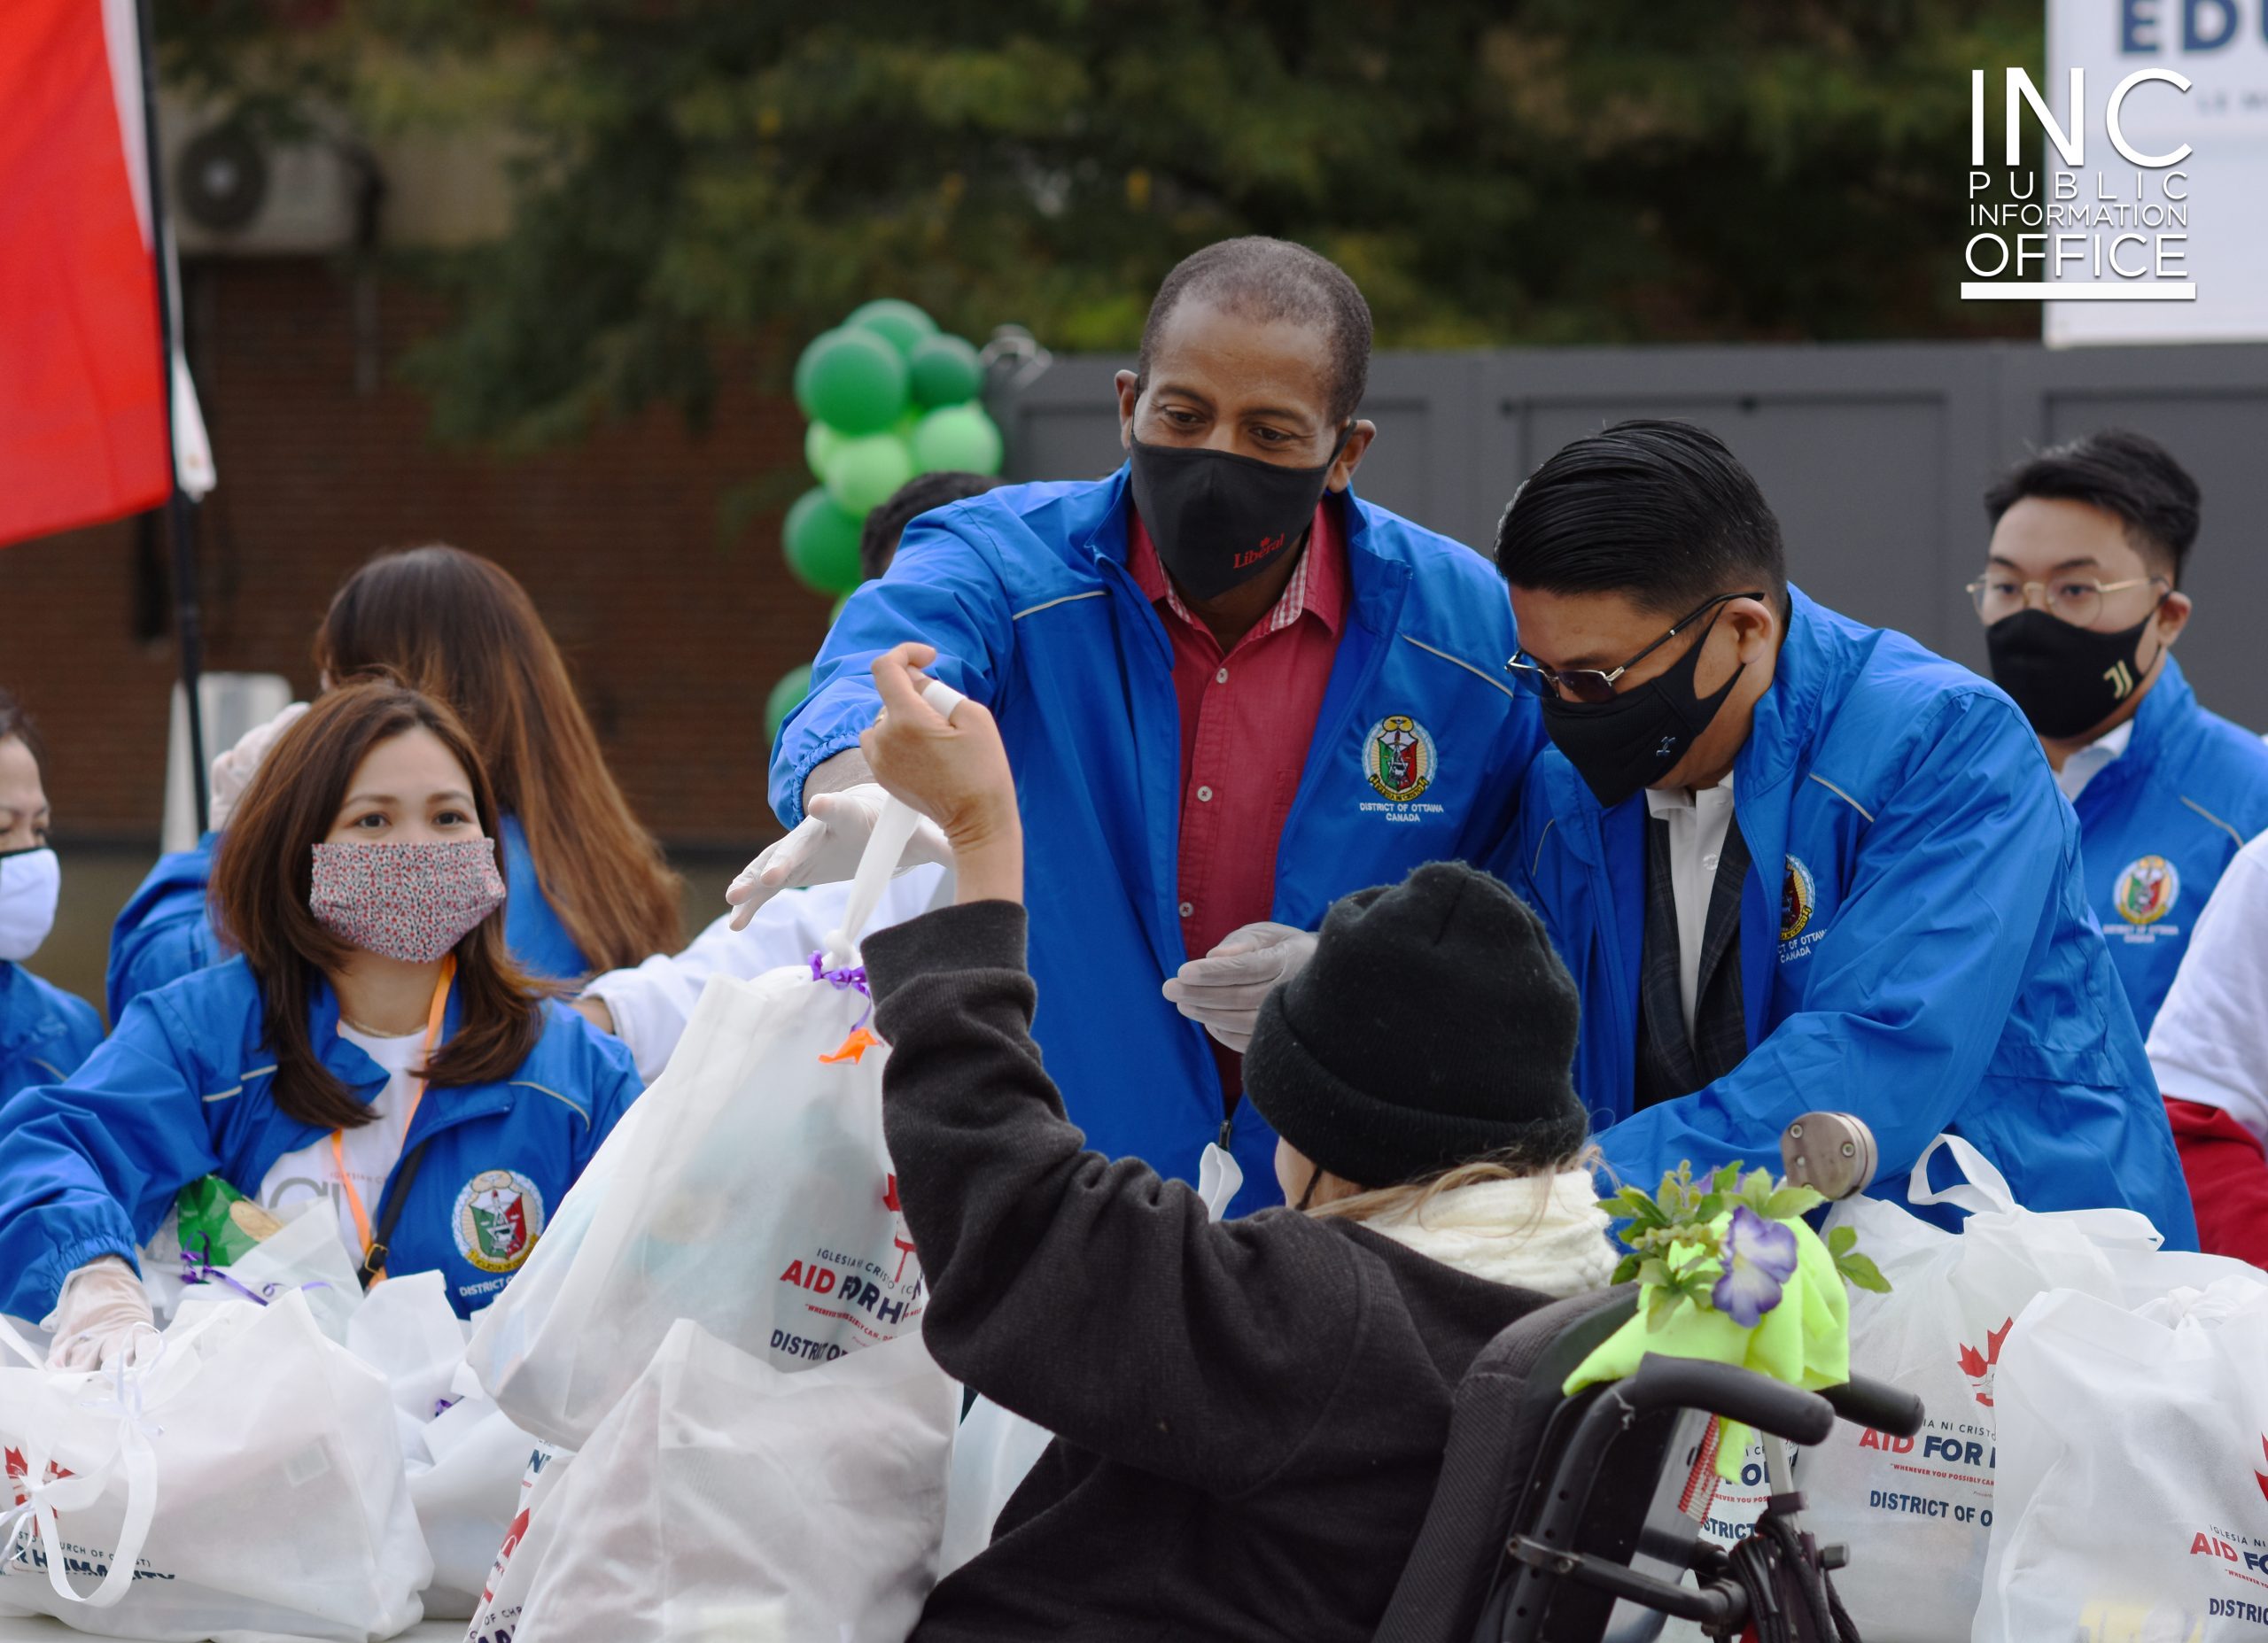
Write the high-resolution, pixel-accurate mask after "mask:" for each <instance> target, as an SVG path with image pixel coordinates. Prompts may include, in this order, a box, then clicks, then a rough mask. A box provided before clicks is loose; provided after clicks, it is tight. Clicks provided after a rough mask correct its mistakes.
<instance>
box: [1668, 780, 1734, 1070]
mask: <svg viewBox="0 0 2268 1643" xmlns="http://www.w3.org/2000/svg"><path fill="white" fill-rule="evenodd" d="M1646 813H1647V814H1648V815H1649V816H1654V817H1658V818H1660V819H1662V820H1663V821H1666V822H1667V823H1668V824H1669V888H1670V899H1671V901H1672V902H1673V903H1674V904H1675V905H1676V908H1677V1001H1678V1003H1679V1004H1682V1005H1683V1006H1684V1007H1685V1032H1686V1036H1688V1037H1691V1036H1692V1034H1693V996H1694V994H1695V993H1696V992H1697V991H1698V990H1699V988H1700V984H1701V939H1702V937H1703V936H1704V935H1705V934H1707V933H1708V928H1709V898H1710V897H1711V896H1712V895H1715V894H1716V889H1717V859H1718V857H1720V856H1722V855H1723V854H1724V853H1725V833H1726V832H1727V831H1728V829H1729V828H1730V827H1731V825H1732V819H1733V779H1732V777H1731V775H1730V774H1729V773H1728V774H1727V775H1726V777H1725V779H1724V780H1722V781H1720V782H1719V783H1718V784H1717V785H1716V786H1715V787H1704V788H1702V789H1701V790H1700V791H1699V792H1695V791H1694V790H1693V789H1692V788H1690V787H1674V788H1672V789H1670V790H1669V791H1668V792H1666V793H1664V792H1657V791H1656V790H1655V789H1653V788H1651V787H1649V788H1647V789H1646Z"/></svg>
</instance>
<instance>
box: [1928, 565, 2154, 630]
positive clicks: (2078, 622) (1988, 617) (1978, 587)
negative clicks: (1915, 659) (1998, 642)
mask: <svg viewBox="0 0 2268 1643" xmlns="http://www.w3.org/2000/svg"><path fill="white" fill-rule="evenodd" d="M2165 580H2166V578H2165V577H2128V578H2127V579H2126V580H2125V581H2124V582H2100V581H2097V580H2096V579H2095V578H2094V577H2048V578H2047V580H2046V581H2045V582H2027V581H2025V580H2023V578H2022V577H2017V576H2015V575H2013V574H2010V573H2008V572H2006V571H2000V570H1988V571H1987V572H1985V575H1984V576H1982V577H1979V578H1978V579H1977V580H1976V581H1974V582H1971V583H1969V585H1968V591H1969V600H1970V601H1971V602H1972V603H1974V604H1975V605H1976V607H1977V616H1978V617H1980V618H1981V619H1982V620H1983V622H1984V624H1985V626H1986V627H1990V626H1992V624H1994V623H1995V622H1999V621H2002V620H2004V619H2006V618H2007V617H2009V616H2014V615H2016V612H2017V611H2019V610H2022V609H2023V608H2025V607H2026V606H2028V605H2030V604H2031V602H2032V598H2033V596H2034V595H2035V594H2037V595H2038V596H2039V606H2040V608H2041V609H2043V610H2045V611H2046V612H2047V614H2048V615H2049V616H2054V618H2055V619H2056V620H2057V621H2058V622H2068V623H2070V624H2071V625H2072V626H2073V627H2078V628H2085V627H2093V625H2094V624H2095V618H2096V617H2098V616H2101V615H2102V601H2103V596H2104V595H2105V594H2107V593H2124V592H2125V591H2126V590H2127V589H2128V588H2130V587H2148V586H2151V585H2155V584H2157V583H2160V582H2164V581H2165ZM2167 585H2168V586H2171V583H2168V584H2167Z"/></svg>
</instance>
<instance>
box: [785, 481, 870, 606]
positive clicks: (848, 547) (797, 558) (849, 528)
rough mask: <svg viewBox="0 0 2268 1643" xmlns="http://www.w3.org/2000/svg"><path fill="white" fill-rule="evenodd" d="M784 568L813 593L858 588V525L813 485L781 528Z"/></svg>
mask: <svg viewBox="0 0 2268 1643" xmlns="http://www.w3.org/2000/svg"><path fill="white" fill-rule="evenodd" d="M780 545H781V549H782V550H783V551H784V552H785V553H786V554H787V558H788V570H790V571H791V572H793V573H794V575H795V578H796V581H798V582H800V583H802V584H803V585H804V586H805V587H807V588H809V589H811V590H812V592H813V593H849V592H850V590H851V589H852V588H854V587H856V586H858V521H857V520H856V519H854V518H852V517H851V516H850V515H849V514H846V513H844V512H843V510H842V509H841V508H837V507H836V506H835V504H834V503H833V502H832V501H830V500H828V499H827V490H826V487H824V486H822V485H814V486H812V489H810V490H808V491H806V492H804V493H803V494H802V495H801V496H799V497H797V498H796V501H795V505H794V506H793V507H791V508H788V518H787V523H785V524H783V525H782V526H781V531H780Z"/></svg>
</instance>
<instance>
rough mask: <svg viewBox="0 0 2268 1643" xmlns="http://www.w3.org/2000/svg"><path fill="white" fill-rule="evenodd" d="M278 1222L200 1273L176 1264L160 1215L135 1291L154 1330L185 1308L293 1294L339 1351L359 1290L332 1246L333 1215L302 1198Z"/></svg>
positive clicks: (339, 1249)
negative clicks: (228, 1260) (229, 1260)
mask: <svg viewBox="0 0 2268 1643" xmlns="http://www.w3.org/2000/svg"><path fill="white" fill-rule="evenodd" d="M279 1218H280V1219H281V1220H282V1221H283V1225H282V1226H281V1227H279V1228H276V1231H275V1232H273V1233H271V1234H270V1235H269V1236H268V1237H267V1238H266V1239H264V1240H263V1241H261V1242H260V1244H256V1245H254V1246H253V1247H252V1249H250V1250H248V1251H246V1252H245V1253H244V1254H243V1255H242V1256H241V1257H239V1258H238V1259H237V1262H236V1263H235V1264H234V1265H233V1266H229V1267H206V1266H205V1265H204V1264H203V1263H201V1262H184V1261H183V1259H182V1250H181V1237H180V1226H179V1222H178V1221H177V1219H176V1217H175V1215H174V1214H173V1213H171V1212H168V1213H167V1216H166V1219H165V1222H164V1224H163V1225H161V1226H160V1227H159V1228H158V1236H156V1237H154V1238H152V1239H151V1240H150V1243H149V1244H148V1246H147V1247H146V1248H144V1250H143V1252H142V1260H141V1266H142V1288H143V1291H144V1293H145V1294H146V1295H148V1297H149V1298H150V1311H151V1314H152V1315H153V1316H154V1317H155V1318H156V1319H157V1321H158V1322H159V1325H161V1326H162V1325H166V1324H169V1323H171V1322H172V1321H174V1320H175V1318H176V1317H178V1316H179V1315H180V1313H181V1309H182V1307H183V1306H188V1305H190V1304H192V1303H195V1304H200V1305H201V1304H204V1303H206V1302H213V1301H225V1300H241V1301H245V1302H246V1303H247V1304H249V1303H251V1302H252V1301H254V1300H256V1299H263V1300H264V1299H272V1298H274V1297H275V1296H276V1295H280V1294H282V1293H283V1291H284V1290H300V1291H302V1292H303V1293H304V1294H305V1295H306V1297H307V1310H308V1311H309V1312H310V1313H311V1314H314V1317H315V1325H316V1327H317V1328H318V1329H322V1332H323V1334H324V1335H325V1336H326V1337H329V1338H330V1339H331V1340H334V1341H337V1342H338V1343H339V1344H340V1345H346V1326H347V1322H348V1321H349V1320H350V1319H352V1318H353V1315H354V1314H355V1312H356V1310H357V1309H358V1308H359V1307H360V1306H361V1304H362V1285H361V1280H360V1279H359V1278H358V1277H357V1276H356V1275H355V1270H354V1260H353V1257H352V1256H350V1255H348V1254H347V1252H346V1244H342V1243H341V1242H340V1241H339V1237H338V1212H337V1211H336V1210H334V1209H333V1208H332V1207H331V1205H330V1200H329V1199H328V1198H305V1199H302V1200H301V1201H300V1202H299V1203H297V1204H294V1205H290V1206H288V1207H287V1208H285V1209H283V1211H281V1212H279ZM184 1279H187V1280H188V1281H187V1282H184Z"/></svg>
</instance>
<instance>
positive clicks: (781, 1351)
mask: <svg viewBox="0 0 2268 1643" xmlns="http://www.w3.org/2000/svg"><path fill="white" fill-rule="evenodd" d="M894 814H895V815H896V817H897V818H900V819H899V821H898V822H897V825H893V815H894ZM912 815H913V812H912V811H910V810H906V809H905V806H904V805H902V804H899V803H897V801H895V800H893V801H892V802H891V804H890V806H889V807H887V808H886V809H885V811H884V815H883V818H882V821H881V822H879V823H878V824H877V825H876V828H875V833H874V841H873V842H872V843H870V844H869V846H868V848H867V851H866V857H865V858H864V859H863V860H862V861H861V862H860V864H859V868H858V881H857V883H856V884H855V885H854V887H853V891H852V895H851V899H850V908H849V910H848V912H847V913H846V918H847V919H848V920H849V922H848V925H847V926H846V927H847V929H848V930H849V931H850V932H851V933H853V934H855V933H856V932H857V931H858V929H859V928H860V927H862V926H863V925H864V923H865V921H866V918H867V917H869V916H870V915H871V914H872V912H873V910H874V898H875V897H876V896H878V895H880V893H881V889H882V884H883V883H884V882H886V881H887V879H888V876H889V867H890V866H891V865H892V864H894V862H895V860H896V857H897V852H898V851H899V850H900V849H903V846H904V838H905V832H906V831H908V830H909V829H910V826H911V818H912ZM844 944H845V945H846V946H847V945H848V942H847V939H846V942H845V943H844ZM848 957H849V956H848V955H836V956H835V957H830V958H828V959H827V960H826V961H825V962H824V963H822V964H821V965H819V966H817V967H818V968H820V969H824V970H826V971H827V972H828V976H827V979H819V978H818V977H816V976H814V974H813V967H812V966H804V967H791V968H786V969H780V970H774V971H772V972H770V973H767V974H765V975H762V976H759V977H757V979H756V980H753V981H742V980H736V979H734V978H733V977H730V976H725V975H718V976H716V977H712V978H711V980H710V983H709V986H708V988H707V989H706V990H705V991H704V992H703V994H702V996H701V1004H700V1006H699V1007H698V1008H697V1009H696V1010H695V1012H694V1017H693V1020H692V1023H691V1024H690V1025H689V1026H688V1027H687V1029H686V1034H685V1037H684V1038H683V1039H682V1040H681V1041H680V1043H679V1045H678V1049H677V1053H676V1054H675V1055H674V1056H672V1058H671V1059H670V1064H669V1066H668V1068H667V1069H666V1070H665V1071H664V1073H663V1074H662V1076H661V1078H660V1079H659V1080H658V1081H656V1083H655V1084H654V1086H653V1088H651V1089H649V1090H647V1091H646V1093H645V1094H644V1095H643V1096H641V1097H639V1099H638V1102H637V1104H636V1105H635V1106H633V1108H632V1115H633V1118H635V1120H637V1122H636V1127H635V1128H634V1131H633V1133H632V1134H631V1135H629V1136H628V1137H627V1139H626V1140H625V1138H624V1137H623V1135H622V1132H621V1131H619V1130H617V1132H616V1135H615V1136H613V1137H611V1138H610V1142H609V1145H608V1147H607V1149H605V1150H604V1151H602V1158H601V1159H600V1160H598V1162H597V1163H594V1172H596V1171H597V1170H598V1166H599V1164H603V1165H604V1166H605V1168H604V1170H603V1173H602V1174H601V1176H600V1180H599V1182H598V1183H597V1188H596V1190H594V1191H591V1192H586V1185H587V1184H588V1183H587V1182H579V1183H578V1184H577V1186H576V1188H575V1190H573V1191H571V1192H570V1193H569V1194H568V1195H567V1197H566V1199H565V1201H564V1203H563V1205H562V1208H561V1219H562V1220H563V1221H567V1222H568V1223H569V1228H570V1230H571V1234H572V1235H573V1236H571V1238H570V1239H566V1240H561V1239H559V1238H558V1237H557V1235H556V1233H555V1232H552V1233H547V1234H546V1235H545V1236H544V1237H543V1239H542V1240H541V1241H540V1243H539V1244H537V1245H536V1248H535V1252H534V1253H533V1254H532V1255H531V1256H530V1257H529V1258H528V1261H527V1264H526V1265H525V1266H524V1267H522V1268H521V1269H520V1271H519V1273H518V1274H517V1275H516V1276H515V1277H514V1278H513V1280H512V1283H511V1284H510V1285H509V1287H508V1288H507V1289H506V1290H505V1291H504V1293H503V1294H502V1295H501V1297H500V1298H498V1299H497V1301H496V1304H495V1305H494V1306H492V1307H490V1308H489V1310H488V1312H487V1313H486V1314H485V1316H484V1317H483V1319H482V1321H481V1323H480V1326H479V1328H478V1329H477V1330H476V1331H475V1334H474V1337H473V1341H472V1347H471V1355H470V1360H471V1362H472V1364H473V1367H474V1368H475V1370H476V1371H477V1372H478V1375H479V1376H480V1380H481V1384H482V1385H483V1386H485V1388H486V1389H487V1391H488V1392H489V1393H490V1395H491V1396H493V1398H494V1399H496V1402H497V1405H498V1407H501V1409H503V1411H504V1412H505V1413H506V1414H509V1415H510V1416H511V1418H512V1419H513V1420H515V1421H517V1422H519V1423H520V1424H521V1425H522V1426H524V1427H525V1428H526V1429H527V1430H529V1431H531V1432H533V1433H534V1434H535V1435H536V1436H538V1437H540V1438H545V1439H547V1440H548V1441H550V1442H552V1443H555V1444H558V1445H562V1446H563V1447H566V1448H571V1449H579V1448H582V1447H583V1446H585V1445H586V1444H587V1442H588V1440H589V1438H590V1435H591V1433H592V1432H593V1431H594V1430H595V1429H596V1428H597V1426H598V1423H599V1422H600V1421H601V1420H602V1418H604V1416H605V1415H606V1413H607V1411H608V1410H610V1408H612V1407H613V1406H614V1404H615V1401H616V1400H617V1399H619V1398H620V1397H621V1396H622V1395H623V1393H624V1392H625V1391H627V1390H628V1389H629V1386H630V1384H631V1383H632V1382H633V1381H634V1380H635V1379H636V1378H637V1377H638V1376H639V1374H640V1373H641V1371H642V1370H643V1369H644V1368H646V1366H647V1364H648V1363H649V1362H650V1361H651V1360H652V1359H653V1356H654V1353H655V1352H656V1349H657V1348H658V1347H659V1346H660V1345H661V1343H662V1340H663V1337H664V1336H666V1335H667V1334H668V1332H669V1330H670V1329H671V1327H672V1325H674V1324H675V1323H676V1322H677V1321H679V1320H680V1319H691V1320H693V1321H695V1322H697V1323H699V1324H701V1325H702V1326H703V1328H704V1329H707V1330H708V1331H709V1333H710V1334H711V1335H712V1336H714V1337H717V1338H718V1340H720V1341H723V1342H725V1343H726V1344H727V1345H733V1346H736V1347H738V1348H740V1349H742V1351H745V1352H751V1353H755V1354H757V1355H760V1356H762V1357H764V1358H765V1360H766V1361H768V1362H770V1363H771V1364H773V1366H775V1367H776V1368H781V1369H796V1368H810V1367H812V1366H813V1365H816V1364H820V1363H824V1362H827V1361H828V1360H832V1359H835V1358H838V1357H840V1356H842V1355H843V1353H845V1352H850V1351H852V1350H854V1349H856V1348H858V1347H861V1346H866V1345H873V1344H874V1343H877V1342H882V1341H887V1340H890V1339H892V1338H894V1337H897V1336H898V1335H900V1334H902V1333H905V1332H907V1331H909V1330H912V1329H914V1328H915V1327H916V1321H917V1320H918V1319H919V1317H920V1312H921V1306H922V1302H923V1298H924V1295H925V1291H924V1289H923V1285H922V1282H921V1267H920V1261H919V1260H918V1259H915V1256H914V1253H913V1240H912V1239H911V1238H910V1237H909V1236H907V1235H906V1232H905V1222H904V1221H903V1220H902V1219H901V1218H900V1217H899V1215H898V1213H897V1190H896V1188H897V1182H896V1179H895V1177H894V1176H893V1175H892V1174H890V1167H889V1153H888V1151H887V1150H886V1149H885V1147H884V1144H883V1141H882V1066H883V1063H884V1062H885V1060H886V1059H887V1058H888V1055H889V1051H888V1050H887V1049H886V1048H885V1047H883V1046H882V1044H881V1043H880V1042H876V1041H874V1040H872V1038H871V1037H870V1036H869V1035H863V1034H857V1035H854V1031H855V1029H859V1028H862V1027H863V1026H864V1023H865V1019H866V1015H867V1013H868V1011H869V1010H870V1008H871V1006H870V1004H869V1003H868V1000H867V998H866V995H865V992H864V990H863V988H864V982H863V972H858V973H855V975H856V977H857V980H856V983H855V984H854V983H853V975H854V973H853V972H850V971H848V970H844V969H843V968H840V967H838V966H840V965H843V964H844V963H846V962H847V961H848ZM617 1141H620V1142H623V1144H622V1145H621V1146H620V1148H619V1149H618V1150H617V1148H616V1147H615V1145H614V1143H615V1142H617ZM608 1153H611V1154H612V1156H611V1157H609V1156H607V1154H608ZM579 1199H580V1200H582V1202H579ZM586 1205H587V1207H586Z"/></svg>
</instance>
